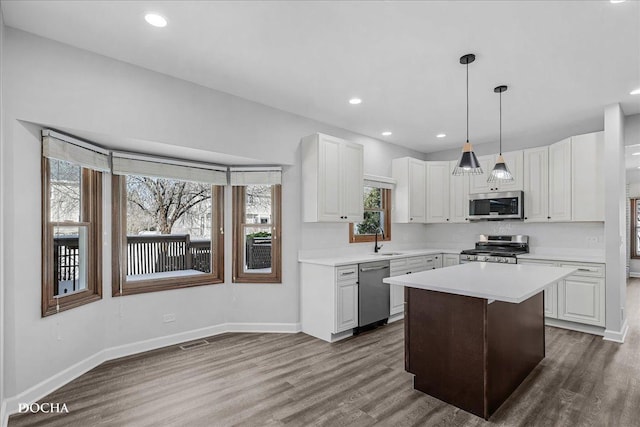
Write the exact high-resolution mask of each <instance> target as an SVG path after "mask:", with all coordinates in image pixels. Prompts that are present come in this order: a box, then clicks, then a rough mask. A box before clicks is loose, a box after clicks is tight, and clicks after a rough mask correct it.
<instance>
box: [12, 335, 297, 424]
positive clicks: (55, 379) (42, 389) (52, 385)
mask: <svg viewBox="0 0 640 427" xmlns="http://www.w3.org/2000/svg"><path fill="white" fill-rule="evenodd" d="M301 329H302V328H301V325H300V323H223V324H220V325H215V326H210V327H206V328H201V329H195V330H192V331H187V332H181V333H178V334H173V335H167V336H164V337H158V338H152V339H149V340H144V341H138V342H135V343H131V344H124V345H121V346H117V347H110V348H107V349H104V350H101V351H99V352H97V353H95V354H94V355H92V356H89V357H87V358H86V359H84V360H81V361H80V362H78V363H76V364H75V365H73V366H70V367H69V368H67V369H65V370H63V371H61V372H59V373H57V374H55V375H54V376H52V377H50V378H47V379H46V380H44V381H42V382H40V383H38V384H36V385H34V386H33V387H30V388H29V389H27V390H25V391H23V392H21V393H19V394H17V395H16V396H12V397H9V398H7V399H5V400H4V402H2V414H3V415H2V420H1V421H2V424H1V425H2V427H6V425H7V423H8V421H9V415H11V414H15V413H17V412H18V405H19V404H20V403H27V404H31V403H34V402H37V401H38V400H40V399H42V398H43V397H44V396H46V395H48V394H50V393H52V392H53V391H55V390H57V389H59V388H60V387H62V386H63V385H65V384H67V383H69V382H71V381H72V380H74V379H76V378H78V377H79V376H80V375H82V374H84V373H86V372H88V371H90V370H91V369H93V368H95V367H96V366H98V365H100V364H101V363H104V362H106V361H109V360H113V359H118V358H120V357H125V356H131V355H134V354H138V353H142V352H145V351H150V350H155V349H158V348H162V347H167V346H171V345H176V344H180V343H183V342H186V341H193V340H196V339H200V338H206V337H210V336H213V335H218V334H222V333H226V332H256V333H276V332H277V333H296V332H300V331H301Z"/></svg>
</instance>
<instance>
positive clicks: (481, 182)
mask: <svg viewBox="0 0 640 427" xmlns="http://www.w3.org/2000/svg"><path fill="white" fill-rule="evenodd" d="M478 162H479V163H480V167H481V168H482V174H480V175H470V176H469V193H470V194H476V193H489V192H490V191H491V189H492V188H493V185H489V183H488V182H487V178H489V173H490V172H491V170H492V169H493V165H495V156H493V155H488V156H478Z"/></svg>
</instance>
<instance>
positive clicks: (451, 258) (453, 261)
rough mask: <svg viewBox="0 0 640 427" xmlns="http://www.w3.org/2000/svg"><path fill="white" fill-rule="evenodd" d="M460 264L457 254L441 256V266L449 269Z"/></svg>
mask: <svg viewBox="0 0 640 427" xmlns="http://www.w3.org/2000/svg"><path fill="white" fill-rule="evenodd" d="M458 264H460V255H458V254H442V266H443V267H450V266H452V265H458Z"/></svg>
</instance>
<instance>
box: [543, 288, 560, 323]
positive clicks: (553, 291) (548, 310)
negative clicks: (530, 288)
mask: <svg viewBox="0 0 640 427" xmlns="http://www.w3.org/2000/svg"><path fill="white" fill-rule="evenodd" d="M544 316H545V317H550V318H552V319H557V318H558V282H556V283H553V284H551V285H549V286H547V289H545V290H544Z"/></svg>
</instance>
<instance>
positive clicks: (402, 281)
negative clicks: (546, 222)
mask: <svg viewBox="0 0 640 427" xmlns="http://www.w3.org/2000/svg"><path fill="white" fill-rule="evenodd" d="M575 271H576V269H575V268H567V267H547V266H538V265H522V264H498V263H487V262H470V263H467V264H460V265H454V266H451V267H446V268H440V269H435V270H427V271H421V272H419V273H413V274H406V275H402V276H393V277H389V278H386V279H384V280H383V282H384V283H388V284H390V285H400V286H406V287H410V288H418V289H425V290H430V291H438V292H446V293H450V294H455V295H464V296H469V297H476V298H486V299H488V300H496V301H504V302H510V303H516V304H519V303H521V302H523V301H525V300H526V299H528V298H529V297H531V296H533V295H535V294H537V293H538V292H541V291H542V290H543V289H544V288H545V287H547V286H548V285H550V284H552V283H554V282H557V281H558V280H562V279H564V278H565V277H567V276H569V275H571V274H572V273H574V272H575Z"/></svg>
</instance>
